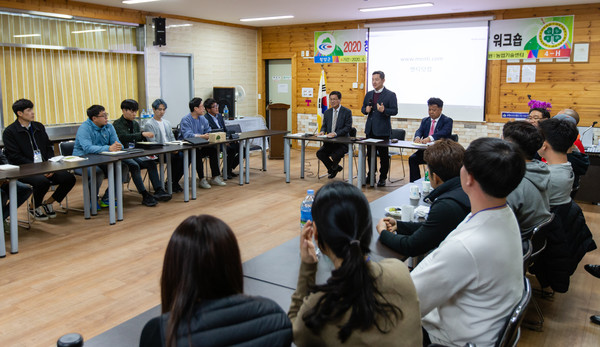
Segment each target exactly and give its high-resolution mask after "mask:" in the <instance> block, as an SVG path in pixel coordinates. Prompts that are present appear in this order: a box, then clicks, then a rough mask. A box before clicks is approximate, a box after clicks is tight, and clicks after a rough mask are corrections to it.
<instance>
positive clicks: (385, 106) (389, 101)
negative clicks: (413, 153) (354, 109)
mask: <svg viewBox="0 0 600 347" xmlns="http://www.w3.org/2000/svg"><path fill="white" fill-rule="evenodd" d="M371 82H372V84H373V90H371V91H369V92H368V93H367V95H365V99H364V100H363V105H362V108H361V112H362V113H363V114H364V115H366V116H367V122H366V123H365V134H366V135H367V137H368V138H373V139H381V140H384V141H387V140H389V138H390V134H391V133H392V122H391V120H390V117H391V116H395V115H397V114H398V102H397V100H396V94H395V93H394V92H392V91H390V90H387V89H386V88H385V87H384V86H383V84H384V83H385V74H384V73H383V72H382V71H375V72H373V75H372V79H371ZM388 153H389V148H387V147H386V146H384V147H377V156H379V158H380V159H379V160H380V162H381V168H380V171H379V173H380V175H379V181H378V182H377V186H378V187H384V186H385V180H386V179H387V175H388V171H389V169H390V157H389V155H388ZM367 157H368V161H369V163H371V151H367ZM369 167H370V164H369ZM371 174H373V175H375V172H369V174H368V175H367V176H368V177H370V175H371ZM368 180H369V178H367V179H366V180H365V181H368Z"/></svg>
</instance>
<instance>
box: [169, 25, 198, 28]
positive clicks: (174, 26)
mask: <svg viewBox="0 0 600 347" xmlns="http://www.w3.org/2000/svg"><path fill="white" fill-rule="evenodd" d="M191 26H192V24H171V25H167V28H179V27H191Z"/></svg>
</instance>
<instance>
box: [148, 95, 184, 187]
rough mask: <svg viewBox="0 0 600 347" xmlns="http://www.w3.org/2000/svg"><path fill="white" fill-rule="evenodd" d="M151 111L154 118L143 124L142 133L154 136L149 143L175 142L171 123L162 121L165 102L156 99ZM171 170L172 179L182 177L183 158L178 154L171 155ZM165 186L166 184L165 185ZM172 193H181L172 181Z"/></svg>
mask: <svg viewBox="0 0 600 347" xmlns="http://www.w3.org/2000/svg"><path fill="white" fill-rule="evenodd" d="M152 111H153V112H154V117H152V118H150V119H149V120H148V121H146V123H145V124H144V132H150V133H152V134H153V135H154V136H151V137H149V138H148V141H150V142H158V143H162V144H165V143H166V142H172V141H175V140H176V139H175V135H174V134H173V128H172V127H171V122H169V121H168V120H167V119H164V118H163V117H164V116H165V112H166V111H167V102H166V101H164V100H163V99H156V100H154V102H153V103H152ZM171 168H172V170H173V171H172V173H173V177H179V178H181V176H183V157H182V156H181V155H180V154H179V152H174V153H171ZM165 186H166V184H165ZM172 191H173V193H179V192H182V191H183V188H181V186H180V185H179V181H175V180H173V182H172Z"/></svg>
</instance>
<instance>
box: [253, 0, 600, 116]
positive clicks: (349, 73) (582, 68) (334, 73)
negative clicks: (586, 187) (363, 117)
mask: <svg viewBox="0 0 600 347" xmlns="http://www.w3.org/2000/svg"><path fill="white" fill-rule="evenodd" d="M490 14H491V15H494V16H495V18H496V19H514V18H530V17H546V16H556V15H575V24H574V41H575V43H579V42H589V43H590V57H589V62H588V63H572V62H570V63H536V64H535V65H537V76H536V83H516V84H512V83H506V65H507V64H506V62H505V61H489V62H488V66H487V69H488V70H487V82H486V101H485V106H486V120H487V121H488V122H504V121H505V120H503V119H502V118H501V112H504V111H520V112H526V111H527V110H528V106H527V102H528V101H529V100H528V98H527V95H528V94H530V95H532V97H533V98H534V99H537V100H544V101H549V102H551V103H552V105H553V108H552V114H555V112H557V111H559V110H560V109H562V108H566V107H572V108H574V109H576V110H577V111H578V112H579V114H580V115H581V119H582V120H581V123H580V124H581V125H584V126H585V125H589V124H591V122H592V121H594V120H598V119H599V118H600V106H599V104H598V102H597V99H598V91H600V4H589V5H573V6H553V7H543V8H527V9H516V10H501V11H490V12H485V13H482V12H480V13H465V14H448V15H440V16H435V18H436V19H438V18H457V17H461V16H462V17H472V16H480V15H490ZM422 19H427V18H423V17H415V18H409V19H407V18H398V19H381V20H377V22H384V21H394V20H398V21H400V20H401V21H406V20H422ZM366 23H367V21H363V22H360V21H353V22H337V23H319V24H311V25H295V26H280V27H265V28H262V29H261V34H262V45H261V47H259V49H262V54H263V55H264V56H268V55H269V54H272V53H291V52H296V53H298V56H299V58H298V65H297V71H292V77H293V78H294V79H297V81H298V88H297V93H301V91H302V87H311V88H315V93H316V88H317V87H318V84H319V77H320V69H321V66H320V65H319V64H314V63H313V62H312V60H310V59H302V57H300V54H299V53H300V51H303V50H304V51H306V50H309V51H310V52H311V55H312V54H313V50H314V47H313V41H314V31H319V30H342V29H356V28H358V27H362V26H363V25H364V24H366ZM523 64H524V63H520V64H519V65H523ZM365 67H366V64H359V69H358V70H359V71H358V83H359V85H360V84H361V83H362V84H364V85H365V87H366V86H367V85H368V84H369V83H370V78H369V77H368V76H366V75H365V74H366V73H365ZM323 68H324V69H325V71H326V73H327V79H328V86H327V90H328V91H332V90H335V89H337V90H340V91H341V92H342V94H343V98H342V104H343V105H344V106H346V107H349V108H350V109H351V110H352V113H353V115H355V116H356V115H360V107H361V104H362V98H363V96H364V93H365V89H352V82H354V81H356V65H354V64H324V65H323ZM258 73H259V75H261V74H264V68H263V70H262V71H259V72H258ZM263 84H264V83H261V84H259V90H261V92H262V93H264V86H263ZM297 100H298V101H297V104H296V105H295V106H296V111H297V112H298V113H312V114H316V106H314V105H315V103H316V94H315V97H314V98H312V102H311V106H309V107H307V106H306V103H305V98H302V97H301V94H300V95H298V98H297Z"/></svg>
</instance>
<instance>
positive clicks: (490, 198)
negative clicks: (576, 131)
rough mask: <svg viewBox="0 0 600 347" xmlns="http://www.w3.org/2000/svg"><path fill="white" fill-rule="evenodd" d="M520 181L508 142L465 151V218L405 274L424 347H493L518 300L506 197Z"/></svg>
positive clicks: (518, 249) (513, 226)
mask: <svg viewBox="0 0 600 347" xmlns="http://www.w3.org/2000/svg"><path fill="white" fill-rule="evenodd" d="M524 174H525V160H524V159H523V156H522V155H521V154H520V153H519V150H518V149H517V148H516V146H515V145H513V144H511V143H509V142H507V141H504V140H501V139H496V138H479V139H476V140H474V141H473V142H471V144H470V146H469V147H468V148H467V150H466V151H465V158H464V164H463V167H462V168H461V170H460V180H461V185H462V188H463V190H464V191H465V193H466V194H467V196H469V201H470V202H471V213H469V214H468V215H467V217H466V218H465V220H464V221H463V222H462V223H460V224H459V225H458V226H457V227H456V229H454V231H452V232H451V233H450V234H449V235H448V236H447V237H446V239H445V240H444V241H442V243H441V244H440V245H439V247H438V248H436V249H435V250H433V251H432V252H431V253H430V254H429V255H428V256H427V257H425V259H423V261H421V262H420V263H419V265H417V267H416V268H415V269H414V270H413V271H412V273H411V277H412V279H413V282H414V283H415V287H416V288H417V295H418V296H419V303H420V308H421V317H422V319H421V322H422V324H423V329H424V331H423V332H424V334H423V340H424V341H423V342H424V343H423V345H424V346H427V345H428V344H429V343H437V344H441V345H444V346H464V345H465V344H466V343H467V342H471V343H474V344H475V345H476V346H478V347H479V346H483V347H486V346H489V347H491V346H494V345H495V343H496V340H497V339H498V335H499V334H500V331H501V329H502V328H503V327H504V324H505V323H506V320H507V319H508V316H509V315H510V314H511V312H512V310H513V308H514V307H515V305H516V304H517V303H518V302H519V301H520V300H521V297H522V295H523V287H524V280H523V254H522V246H521V234H520V232H519V224H518V223H517V219H516V218H515V215H514V213H513V212H512V210H511V209H510V208H509V207H508V205H507V204H506V197H507V196H508V194H509V193H510V192H511V191H513V190H514V189H515V188H516V187H517V186H518V185H519V182H520V181H521V179H522V178H523V175H524Z"/></svg>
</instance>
